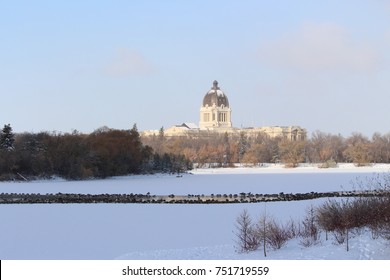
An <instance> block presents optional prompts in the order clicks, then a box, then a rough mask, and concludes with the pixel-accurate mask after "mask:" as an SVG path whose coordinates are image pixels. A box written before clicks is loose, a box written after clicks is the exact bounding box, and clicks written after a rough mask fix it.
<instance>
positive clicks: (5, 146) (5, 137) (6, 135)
mask: <svg viewBox="0 0 390 280" xmlns="http://www.w3.org/2000/svg"><path fill="white" fill-rule="evenodd" d="M14 142H15V136H14V134H13V133H12V127H11V125H10V124H8V125H4V128H3V130H2V131H1V134H0V149H1V150H6V151H13V150H14Z"/></svg>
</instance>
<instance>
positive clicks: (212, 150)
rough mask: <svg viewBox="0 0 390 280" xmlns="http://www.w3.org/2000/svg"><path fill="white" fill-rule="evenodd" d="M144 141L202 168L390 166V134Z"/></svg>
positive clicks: (161, 134) (317, 133)
mask: <svg viewBox="0 0 390 280" xmlns="http://www.w3.org/2000/svg"><path fill="white" fill-rule="evenodd" d="M142 141H143V143H145V144H147V145H149V146H151V147H152V148H153V149H155V150H156V151H165V152H169V153H173V154H182V155H184V156H185V157H186V158H188V159H189V160H190V161H191V162H193V163H197V164H198V165H199V166H208V165H210V164H213V165H216V166H232V165H233V164H234V163H242V164H246V165H259V164H262V163H284V164H285V165H286V166H287V167H296V166H298V164H299V163H318V164H319V166H320V167H323V168H328V167H334V166H336V165H337V163H339V162H346V163H354V164H355V165H356V166H364V165H369V164H371V163H390V133H387V134H384V135H382V134H380V133H375V134H374V135H373V136H372V137H371V138H369V137H367V136H365V135H363V134H361V133H352V135H350V136H349V137H343V136H341V135H340V134H337V135H336V134H331V133H325V132H321V131H315V132H314V133H313V134H312V135H311V137H310V138H308V139H305V140H297V141H291V140H289V139H285V138H283V137H276V138H271V137H269V136H268V135H267V134H265V133H259V134H257V135H247V134H245V132H241V133H238V134H227V133H225V134H220V133H211V132H210V133H209V135H208V136H207V137H165V136H164V131H163V129H160V132H159V133H158V135H154V136H148V137H144V138H143V139H142Z"/></svg>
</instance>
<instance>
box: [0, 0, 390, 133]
mask: <svg viewBox="0 0 390 280" xmlns="http://www.w3.org/2000/svg"><path fill="white" fill-rule="evenodd" d="M215 79H216V80H218V81H219V85H220V87H221V89H222V90H224V91H225V93H226V94H227V96H228V98H229V101H230V105H231V108H232V110H233V125H234V126H236V127H241V126H263V125H282V126H283V125H300V126H302V127H304V128H306V129H307V130H308V131H309V133H311V132H312V131H314V130H317V129H318V130H321V131H325V132H331V133H341V134H343V135H345V136H348V135H349V134H350V133H351V132H355V131H357V132H362V133H363V134H365V135H367V136H371V135H372V133H374V132H380V133H387V132H390V113H389V109H388V108H389V106H390V0H336V1H333V0H330V1H329V0H328V1H312V0H310V1H309V0H307V1H303V0H294V1H291V0H288V1H287V0H284V1H282V0H280V1H277V0H276V1H261V0H257V1H249V0H248V1H247V0H241V1H229V0H221V1H210V0H209V1H168V0H165V1H147V0H146V1H145V0H142V1H141V0H139V1H97V0H95V1H71V0H68V1H65V0H64V1H49V0H48V1H18V0H13V1H3V0H0V96H1V99H0V103H1V106H0V125H2V124H5V123H7V124H8V123H10V124H11V125H12V126H13V128H14V130H15V131H16V132H22V131H34V132H39V131H52V130H56V131H62V132H70V131H71V130H72V129H77V130H79V131H81V132H91V131H93V130H95V129H96V128H99V127H101V126H103V125H107V126H109V127H112V128H118V129H125V128H130V127H131V126H132V125H133V123H137V125H138V127H139V129H140V130H144V129H158V128H160V127H161V126H164V127H165V128H168V127H169V126H171V125H173V124H179V123H182V122H194V123H198V122H199V108H200V105H201V103H202V99H203V96H204V95H205V93H206V92H207V91H208V90H209V88H210V87H211V86H212V82H213V80H215Z"/></svg>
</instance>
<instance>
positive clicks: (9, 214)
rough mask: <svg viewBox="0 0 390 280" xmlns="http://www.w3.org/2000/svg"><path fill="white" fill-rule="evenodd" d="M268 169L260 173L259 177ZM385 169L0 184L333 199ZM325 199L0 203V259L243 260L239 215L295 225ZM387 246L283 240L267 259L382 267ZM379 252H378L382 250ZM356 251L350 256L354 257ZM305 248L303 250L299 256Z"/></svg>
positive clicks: (10, 188)
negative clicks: (318, 194) (376, 262)
mask: <svg viewBox="0 0 390 280" xmlns="http://www.w3.org/2000/svg"><path fill="white" fill-rule="evenodd" d="M267 170H268V171H267ZM388 170H389V169H388V166H379V167H375V168H365V169H356V168H344V169H341V168H340V169H336V170H333V172H332V170H319V169H312V168H309V167H308V168H306V169H305V168H301V169H295V170H289V169H281V168H279V169H277V168H268V169H264V168H250V169H244V168H238V169H237V168H236V169H208V170H195V171H193V172H192V173H193V174H192V175H184V176H183V177H179V178H178V177H176V176H174V175H149V176H126V177H118V178H111V179H106V180H89V181H77V182H67V181H64V180H61V179H56V180H50V181H36V182H26V183H24V182H23V183H20V182H18V183H14V182H3V183H0V192H15V193H16V192H17V193H19V192H20V193H57V192H62V193H91V194H97V193H147V192H150V193H151V194H171V193H172V194H184V195H187V194H212V193H214V194H218V193H221V194H223V193H227V194H229V193H240V192H252V193H279V192H285V193H289V192H293V193H296V192H310V191H338V190H350V189H352V184H351V182H353V181H356V178H361V179H364V178H365V177H368V178H369V177H372V176H374V175H375V174H377V173H378V172H388ZM322 201H324V199H318V200H311V201H299V202H272V203H257V204H224V205H204V204H203V205H187V204H184V205H177V204H176V205H171V204H153V205H152V204H66V205H64V204H51V205H47V204H45V205H38V204H36V205H0V219H1V221H2V223H1V229H0V258H1V259H118V258H119V259H225V258H227V259H246V258H254V259H256V258H261V254H260V253H258V252H257V253H252V254H237V253H236V252H235V249H234V244H235V242H234V239H235V236H234V233H233V231H234V224H235V219H236V217H237V216H238V215H239V214H240V212H241V211H242V210H243V209H247V210H248V212H249V213H250V214H251V215H252V217H253V218H254V219H255V218H257V217H259V216H260V215H261V214H262V213H264V211H266V212H267V214H269V215H271V216H273V217H274V218H275V219H277V220H279V221H288V220H290V219H291V218H292V219H300V218H302V217H303V215H304V213H305V210H306V209H307V208H308V207H310V205H316V204H318V203H321V202H322ZM386 242H388V241H386V240H371V239H370V238H369V236H368V235H363V236H362V237H361V238H356V239H353V240H352V241H351V244H352V245H351V246H352V249H351V251H350V252H348V253H347V252H345V249H344V248H343V246H342V245H334V244H333V243H332V242H331V241H329V242H325V241H324V243H323V244H322V245H317V246H315V247H311V248H304V249H303V248H301V247H299V245H298V242H295V243H294V240H292V241H290V242H289V243H288V245H287V246H286V247H285V248H283V249H281V250H278V251H274V252H270V253H269V258H270V259H323V258H327V259H371V258H372V259H390V245H389V244H387V243H386ZM385 243H386V244H387V245H386V246H387V247H386V246H384V244H385ZM354 248H355V250H353V249H354ZM302 250H304V251H302Z"/></svg>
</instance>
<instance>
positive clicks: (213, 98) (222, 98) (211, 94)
mask: <svg viewBox="0 0 390 280" xmlns="http://www.w3.org/2000/svg"><path fill="white" fill-rule="evenodd" d="M214 104H215V105H216V106H217V107H221V106H222V105H223V106H224V107H229V101H228V98H227V96H226V95H225V93H224V92H223V91H222V90H220V88H219V87H218V82H217V81H214V82H213V87H212V88H211V89H210V90H209V91H208V92H207V94H206V95H205V97H204V98H203V106H204V107H206V106H213V105H214Z"/></svg>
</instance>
